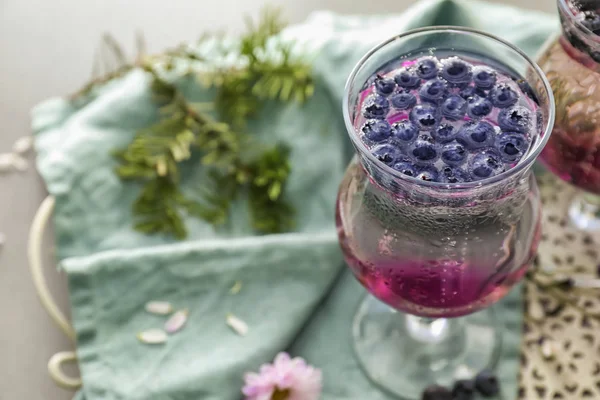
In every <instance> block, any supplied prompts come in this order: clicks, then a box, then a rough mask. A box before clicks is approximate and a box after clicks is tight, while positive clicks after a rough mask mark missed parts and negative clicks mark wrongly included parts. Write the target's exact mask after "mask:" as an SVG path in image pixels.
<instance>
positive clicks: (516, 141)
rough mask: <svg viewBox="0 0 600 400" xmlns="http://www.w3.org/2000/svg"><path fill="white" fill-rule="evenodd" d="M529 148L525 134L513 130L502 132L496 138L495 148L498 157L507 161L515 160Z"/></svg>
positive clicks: (512, 161)
mask: <svg viewBox="0 0 600 400" xmlns="http://www.w3.org/2000/svg"><path fill="white" fill-rule="evenodd" d="M528 148H529V141H528V140H527V138H526V137H525V136H523V135H522V134H520V133H515V132H504V133H502V134H501V135H500V136H498V137H497V138H496V149H498V151H499V152H500V157H502V160H503V161H504V162H507V163H514V162H517V161H519V160H520V159H521V157H523V155H524V154H525V153H526V152H527V149H528Z"/></svg>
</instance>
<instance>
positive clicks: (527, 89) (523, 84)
mask: <svg viewBox="0 0 600 400" xmlns="http://www.w3.org/2000/svg"><path fill="white" fill-rule="evenodd" d="M515 82H516V83H517V85H519V89H521V92H523V93H525V95H526V96H527V97H529V98H530V99H531V100H533V102H534V103H535V104H537V105H538V106H539V105H540V101H539V100H538V98H537V96H536V95H535V92H534V91H533V89H532V88H531V85H529V83H527V81H526V80H525V79H522V78H519V79H516V80H515Z"/></svg>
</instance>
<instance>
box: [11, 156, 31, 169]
mask: <svg viewBox="0 0 600 400" xmlns="http://www.w3.org/2000/svg"><path fill="white" fill-rule="evenodd" d="M12 165H13V167H15V169H16V170H17V171H19V172H25V171H27V168H29V163H28V162H27V160H26V159H24V158H23V157H21V156H20V155H17V154H15V155H14V156H13V162H12Z"/></svg>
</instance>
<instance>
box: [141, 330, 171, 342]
mask: <svg viewBox="0 0 600 400" xmlns="http://www.w3.org/2000/svg"><path fill="white" fill-rule="evenodd" d="M136 337H137V338H138V340H139V341H140V342H142V343H146V344H161V343H165V342H166V341H167V334H166V332H165V331H163V330H162V329H149V330H147V331H144V332H140V333H138V334H137V335H136Z"/></svg>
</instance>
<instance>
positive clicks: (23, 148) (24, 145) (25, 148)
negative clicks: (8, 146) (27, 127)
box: [13, 136, 33, 155]
mask: <svg viewBox="0 0 600 400" xmlns="http://www.w3.org/2000/svg"><path fill="white" fill-rule="evenodd" d="M32 147H33V137H32V136H24V137H22V138H19V139H17V141H16V142H15V144H13V152H15V153H17V154H21V155H22V154H26V153H27V152H29V150H31V148H32Z"/></svg>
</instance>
